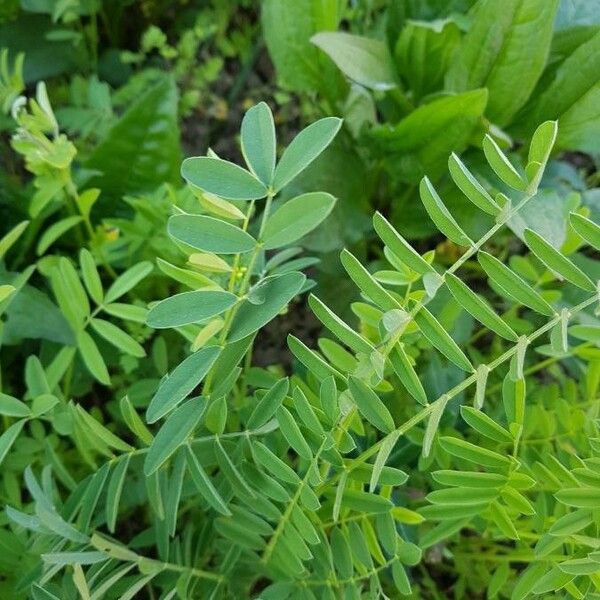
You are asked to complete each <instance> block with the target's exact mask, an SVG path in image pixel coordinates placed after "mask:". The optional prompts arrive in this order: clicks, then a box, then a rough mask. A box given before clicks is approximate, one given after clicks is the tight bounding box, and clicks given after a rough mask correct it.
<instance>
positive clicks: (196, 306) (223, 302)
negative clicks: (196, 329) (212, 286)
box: [146, 290, 238, 329]
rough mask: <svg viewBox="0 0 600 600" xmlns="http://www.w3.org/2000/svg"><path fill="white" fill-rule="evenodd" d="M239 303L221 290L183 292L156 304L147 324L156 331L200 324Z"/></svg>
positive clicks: (233, 295)
mask: <svg viewBox="0 0 600 600" xmlns="http://www.w3.org/2000/svg"><path fill="white" fill-rule="evenodd" d="M237 301H238V298H237V296H236V295H235V294H232V293H231V292H225V291H220V290H197V291H195V292H183V293H181V294H175V296H171V297H170V298H167V299H166V300H161V301H160V302H158V303H157V304H155V305H154V306H153V307H152V308H151V309H150V312H148V316H147V319H146V322H147V323H148V325H149V326H150V327H154V328H155V329H166V328H169V327H180V326H182V325H188V324H190V323H199V322H201V321H206V320H207V319H210V318H211V317H214V316H216V315H220V314H221V313H223V312H225V311H226V310H227V309H229V308H231V307H232V306H233V305H234V304H235V303H236V302H237Z"/></svg>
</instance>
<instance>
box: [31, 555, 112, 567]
mask: <svg viewBox="0 0 600 600" xmlns="http://www.w3.org/2000/svg"><path fill="white" fill-rule="evenodd" d="M42 560H43V561H44V562H46V563H48V564H51V565H61V566H64V565H75V564H77V565H93V564H96V563H99V562H104V561H105V560H108V556H106V554H104V552H48V553H46V554H42Z"/></svg>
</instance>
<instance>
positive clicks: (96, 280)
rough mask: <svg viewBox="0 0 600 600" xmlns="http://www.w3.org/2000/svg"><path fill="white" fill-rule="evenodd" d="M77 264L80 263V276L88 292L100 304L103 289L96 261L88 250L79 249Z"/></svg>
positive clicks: (102, 298)
mask: <svg viewBox="0 0 600 600" xmlns="http://www.w3.org/2000/svg"><path fill="white" fill-rule="evenodd" d="M79 264H80V265H81V276H82V277H83V283H84V284H85V287H86V289H87V291H88V294H89V295H90V296H91V298H92V299H93V300H94V302H95V303H96V304H102V302H103V300H104V290H103V289H102V281H101V280H100V274H99V273H98V269H97V268H96V261H95V260H94V257H93V256H92V254H91V252H90V251H89V250H86V249H85V248H82V249H81V252H80V253H79Z"/></svg>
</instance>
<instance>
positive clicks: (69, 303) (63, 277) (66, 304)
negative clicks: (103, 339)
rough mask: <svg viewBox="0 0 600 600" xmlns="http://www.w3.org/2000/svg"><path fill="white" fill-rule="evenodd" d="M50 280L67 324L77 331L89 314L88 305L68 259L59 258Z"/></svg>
mask: <svg viewBox="0 0 600 600" xmlns="http://www.w3.org/2000/svg"><path fill="white" fill-rule="evenodd" d="M50 278H51V283H52V289H53V291H54V295H55V296H56V300H57V301H58V305H59V307H60V308H61V310H62V312H63V314H64V316H65V317H66V318H67V320H68V321H69V324H70V325H71V326H72V328H73V329H74V330H75V331H77V330H78V329H80V328H81V326H82V323H83V321H84V320H85V319H86V317H88V315H89V314H90V303H89V301H88V297H87V294H86V293H85V290H84V289H83V285H81V281H80V280H79V276H78V275H77V271H76V270H75V267H73V265H72V264H71V263H70V262H69V260H68V259H66V258H60V259H59V260H58V266H57V267H56V268H54V269H52V271H51V274H50Z"/></svg>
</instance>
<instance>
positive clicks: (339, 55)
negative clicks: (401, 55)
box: [310, 31, 397, 91]
mask: <svg viewBox="0 0 600 600" xmlns="http://www.w3.org/2000/svg"><path fill="white" fill-rule="evenodd" d="M310 41H311V42H312V43H313V44H315V45H316V46H318V47H319V48H321V50H323V51H324V52H325V53H326V54H327V55H328V56H329V57H330V58H331V59H332V60H333V62H334V63H335V64H336V65H337V66H338V67H339V69H340V70H341V71H342V72H343V73H344V75H346V76H347V77H349V78H350V79H352V80H354V81H356V83H359V84H361V85H364V86H365V87H367V88H371V89H373V90H379V91H385V90H389V89H391V88H394V87H396V86H397V81H396V80H397V78H396V72H395V68H394V63H393V60H392V56H391V54H390V52H389V50H388V47H387V44H386V43H385V42H383V41H380V40H375V39H373V38H367V37H363V36H360V35H352V34H349V33H344V32H340V31H323V32H320V33H317V34H315V35H314V36H313V37H312V38H311V39H310Z"/></svg>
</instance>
